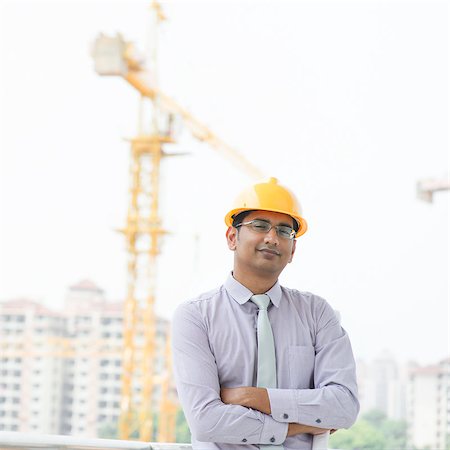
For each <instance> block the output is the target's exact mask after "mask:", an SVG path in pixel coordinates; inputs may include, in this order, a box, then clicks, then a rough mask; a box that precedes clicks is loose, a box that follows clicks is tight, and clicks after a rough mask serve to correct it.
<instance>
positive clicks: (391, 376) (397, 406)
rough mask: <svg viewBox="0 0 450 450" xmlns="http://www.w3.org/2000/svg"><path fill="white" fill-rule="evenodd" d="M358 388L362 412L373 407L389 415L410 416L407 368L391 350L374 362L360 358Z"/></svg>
mask: <svg viewBox="0 0 450 450" xmlns="http://www.w3.org/2000/svg"><path fill="white" fill-rule="evenodd" d="M356 368H357V377H358V390H359V398H360V403H361V414H364V413H366V412H368V411H371V410H377V411H381V412H383V413H384V414H385V415H386V417H387V418H389V419H393V420H402V419H405V418H406V398H405V397H406V383H407V377H406V370H405V369H404V368H403V367H402V366H401V365H400V364H399V363H398V362H397V361H396V360H395V358H394V357H393V356H392V355H391V354H390V353H389V352H387V351H384V352H383V353H382V354H381V355H380V356H378V357H377V358H376V359H375V360H374V361H372V362H371V363H365V362H364V361H362V360H357V362H356Z"/></svg>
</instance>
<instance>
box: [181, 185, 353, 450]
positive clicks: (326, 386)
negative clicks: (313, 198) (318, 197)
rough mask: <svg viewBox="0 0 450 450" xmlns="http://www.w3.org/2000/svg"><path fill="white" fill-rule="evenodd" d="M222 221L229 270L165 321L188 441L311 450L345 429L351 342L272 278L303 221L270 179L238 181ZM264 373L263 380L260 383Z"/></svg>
mask: <svg viewBox="0 0 450 450" xmlns="http://www.w3.org/2000/svg"><path fill="white" fill-rule="evenodd" d="M225 222H226V224H227V226H228V229H227V232H226V238H227V243H228V248H229V249H230V250H231V251H233V252H234V267H233V272H232V273H231V274H230V275H229V277H228V279H227V280H226V281H225V283H224V285H223V286H221V287H219V288H218V289H215V290H213V291H210V292H207V293H205V294H203V295H200V296H199V297H198V298H196V299H193V300H191V301H188V302H186V303H184V304H182V305H180V306H179V307H178V309H177V310H176V312H175V315H174V319H173V331H172V336H173V337H172V339H173V358H174V368H175V380H176V384H177V389H178V394H179V398H180V401H181V404H182V406H183V410H184V413H185V416H186V419H187V421H188V424H189V427H190V430H191V433H192V445H193V448H194V449H199V450H206V449H227V450H228V449H247V448H248V449H251V448H252V449H257V448H264V449H267V448H270V447H267V446H271V445H272V446H273V447H272V448H273V449H275V448H284V449H285V450H288V449H304V450H306V449H308V450H310V449H311V448H312V442H313V436H314V435H318V434H321V433H324V432H326V431H327V430H336V429H338V428H348V427H350V426H351V425H352V424H353V423H354V421H355V420H356V416H357V414H358V411H359V403H358V400H357V386H356V376H355V362H354V358H353V354H352V350H351V346H350V341H349V338H348V336H347V333H346V332H345V330H344V329H342V328H341V326H340V324H339V321H338V319H337V317H336V314H335V312H334V310H333V309H332V308H331V307H330V306H329V305H328V303H327V302H326V301H325V300H324V299H322V298H320V297H318V296H316V295H313V294H311V293H308V292H299V291H297V290H294V289H288V288H285V287H282V286H280V284H279V282H278V277H279V275H280V273H281V272H282V271H283V269H284V268H285V266H286V264H288V263H290V262H291V261H292V258H293V256H294V253H295V249H296V240H295V239H296V238H297V237H299V236H301V235H303V234H304V233H305V232H306V229H307V224H306V221H305V219H304V218H303V217H302V214H301V210H300V206H299V204H298V202H297V200H296V199H295V197H294V195H293V194H292V193H291V192H290V191H289V190H288V189H286V188H285V187H283V186H281V185H280V184H279V183H278V180H276V179H275V178H271V179H270V180H269V181H267V182H261V183H257V184H255V185H254V186H252V187H251V188H249V189H246V190H245V191H244V192H243V193H242V194H241V195H240V196H239V197H238V199H237V200H236V204H235V207H234V208H233V209H232V210H231V211H230V212H229V213H228V214H227V215H226V217H225ZM261 294H264V295H261ZM261 298H263V299H266V304H265V305H263V306H260V305H259V303H258V301H259V300H258V299H261ZM257 303H258V305H259V306H258V305H257ZM265 308H266V309H265ZM267 318H268V320H267ZM263 327H266V328H265V330H264V332H263ZM270 328H271V330H272V331H271V332H267V330H268V329H270ZM260 333H261V334H260ZM267 336H273V337H269V338H268V337H267ZM267 339H269V340H268V341H267ZM263 342H264V344H263ZM268 342H271V343H269V344H268ZM271 346H272V347H271ZM270 347H271V348H270ZM273 352H274V354H273ZM271 355H272V357H273V358H272V359H273V363H271V362H270V358H271ZM268 361H269V362H268ZM271 364H272V366H273V368H272V369H271V368H270V365H271ZM271 372H272V373H271ZM267 376H268V377H269V378H270V379H271V380H275V381H271V382H268V383H269V384H270V383H272V385H271V386H268V385H267V384H266V385H264V384H263V383H262V384H261V383H260V378H261V380H263V379H264V377H267ZM264 386H267V387H264Z"/></svg>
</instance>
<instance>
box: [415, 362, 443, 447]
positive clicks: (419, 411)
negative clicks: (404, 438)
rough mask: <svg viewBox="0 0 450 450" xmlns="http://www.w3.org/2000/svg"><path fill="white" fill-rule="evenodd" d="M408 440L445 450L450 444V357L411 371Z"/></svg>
mask: <svg viewBox="0 0 450 450" xmlns="http://www.w3.org/2000/svg"><path fill="white" fill-rule="evenodd" d="M407 405H408V407H407V410H408V443H409V445H410V446H411V447H414V448H420V449H422V448H432V449H436V450H445V449H447V448H448V445H449V444H450V439H449V436H450V358H447V359H445V360H443V361H441V362H439V363H438V364H436V365H432V366H427V367H415V368H412V369H411V370H410V373H409V386H408V403H407Z"/></svg>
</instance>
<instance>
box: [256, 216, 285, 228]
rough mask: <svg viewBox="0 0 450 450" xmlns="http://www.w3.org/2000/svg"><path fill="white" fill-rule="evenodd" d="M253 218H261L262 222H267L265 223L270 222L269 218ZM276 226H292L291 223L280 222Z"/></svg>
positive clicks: (257, 218)
mask: <svg viewBox="0 0 450 450" xmlns="http://www.w3.org/2000/svg"><path fill="white" fill-rule="evenodd" d="M253 220H261V221H263V222H267V223H270V224H272V222H271V221H270V220H269V219H262V218H261V219H260V218H259V217H255V218H254V219H253ZM277 226H283V227H289V228H292V223H286V222H281V223H279V224H277Z"/></svg>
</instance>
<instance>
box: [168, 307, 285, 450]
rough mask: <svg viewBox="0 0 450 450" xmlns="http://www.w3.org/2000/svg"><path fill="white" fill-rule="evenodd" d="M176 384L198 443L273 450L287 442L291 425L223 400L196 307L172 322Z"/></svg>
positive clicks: (186, 309) (179, 312)
mask: <svg viewBox="0 0 450 450" xmlns="http://www.w3.org/2000/svg"><path fill="white" fill-rule="evenodd" d="M172 351H173V364H174V375H175V383H176V386H177V391H178V397H179V399H180V402H181V405H182V407H183V411H184V414H185V416H186V420H187V422H188V424H189V428H190V430H191V433H192V434H193V436H194V437H195V439H196V440H198V441H203V442H220V443H229V444H269V445H270V444H272V445H277V444H281V443H283V442H284V441H285V439H286V435H287V430H288V424H287V423H281V422H279V421H276V420H275V419H274V418H273V417H271V416H270V415H267V414H263V413H261V412H259V411H256V410H252V409H249V408H245V407H243V406H239V405H227V404H225V403H223V402H222V401H221V398H220V383H219V376H218V371H217V366H216V363H215V358H214V355H213V353H212V351H211V349H210V346H209V341H208V334H207V330H206V326H205V324H204V321H203V320H202V317H201V314H200V313H199V311H198V309H197V307H196V304H195V303H187V304H183V305H181V306H179V307H178V308H177V310H176V311H175V314H174V317H173V321H172Z"/></svg>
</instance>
